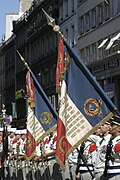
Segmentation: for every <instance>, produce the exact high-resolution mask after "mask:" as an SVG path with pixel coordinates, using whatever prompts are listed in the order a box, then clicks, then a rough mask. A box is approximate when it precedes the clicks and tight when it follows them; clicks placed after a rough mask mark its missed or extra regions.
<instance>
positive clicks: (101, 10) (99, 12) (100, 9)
mask: <svg viewBox="0 0 120 180" xmlns="http://www.w3.org/2000/svg"><path fill="white" fill-rule="evenodd" d="M97 17H98V18H97V19H98V24H101V23H102V22H103V8H102V4H100V5H99V6H98V16H97Z"/></svg>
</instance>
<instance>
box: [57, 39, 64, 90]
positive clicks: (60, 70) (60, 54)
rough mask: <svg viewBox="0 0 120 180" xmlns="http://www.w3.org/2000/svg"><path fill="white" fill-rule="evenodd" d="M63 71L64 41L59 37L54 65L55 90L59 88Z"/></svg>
mask: <svg viewBox="0 0 120 180" xmlns="http://www.w3.org/2000/svg"><path fill="white" fill-rule="evenodd" d="M63 73H64V41H63V38H62V37H60V41H59V45H58V60H57V67H56V92H59V90H60V81H61V80H62V79H63Z"/></svg>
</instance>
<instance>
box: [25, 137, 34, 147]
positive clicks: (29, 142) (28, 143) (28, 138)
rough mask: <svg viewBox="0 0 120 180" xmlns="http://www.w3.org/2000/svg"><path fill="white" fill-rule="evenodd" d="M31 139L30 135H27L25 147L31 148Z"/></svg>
mask: <svg viewBox="0 0 120 180" xmlns="http://www.w3.org/2000/svg"><path fill="white" fill-rule="evenodd" d="M32 141H33V139H32V137H30V136H28V137H27V146H26V148H27V149H32V147H33V142H32Z"/></svg>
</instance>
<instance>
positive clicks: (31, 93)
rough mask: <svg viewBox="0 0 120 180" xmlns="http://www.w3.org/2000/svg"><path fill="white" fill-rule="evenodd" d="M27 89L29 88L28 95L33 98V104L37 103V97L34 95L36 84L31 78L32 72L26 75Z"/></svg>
mask: <svg viewBox="0 0 120 180" xmlns="http://www.w3.org/2000/svg"><path fill="white" fill-rule="evenodd" d="M26 88H27V95H28V97H29V98H31V102H35V95H34V83H33V79H32V78H31V76H30V72H29V71H28V72H27V75H26Z"/></svg>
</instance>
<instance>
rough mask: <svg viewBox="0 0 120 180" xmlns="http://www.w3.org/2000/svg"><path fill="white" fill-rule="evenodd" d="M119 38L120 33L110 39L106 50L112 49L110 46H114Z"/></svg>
mask: <svg viewBox="0 0 120 180" xmlns="http://www.w3.org/2000/svg"><path fill="white" fill-rule="evenodd" d="M119 38H120V33H118V34H117V35H116V36H114V37H113V38H112V39H111V40H110V42H109V44H108V45H107V47H106V49H105V50H108V49H110V48H111V47H112V45H113V43H114V42H115V41H116V40H119Z"/></svg>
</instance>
